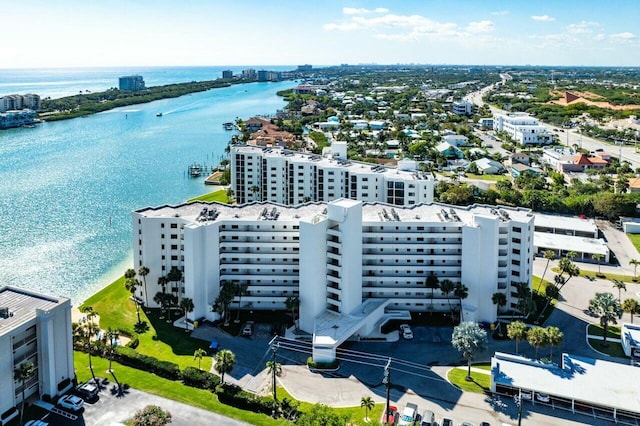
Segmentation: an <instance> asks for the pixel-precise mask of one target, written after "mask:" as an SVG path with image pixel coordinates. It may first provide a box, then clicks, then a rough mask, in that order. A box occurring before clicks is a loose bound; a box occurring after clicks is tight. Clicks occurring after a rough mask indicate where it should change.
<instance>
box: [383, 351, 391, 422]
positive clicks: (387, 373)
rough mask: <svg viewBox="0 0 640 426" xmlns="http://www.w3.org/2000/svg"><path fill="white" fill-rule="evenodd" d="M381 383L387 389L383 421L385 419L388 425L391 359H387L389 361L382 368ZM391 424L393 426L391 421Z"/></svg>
mask: <svg viewBox="0 0 640 426" xmlns="http://www.w3.org/2000/svg"><path fill="white" fill-rule="evenodd" d="M382 383H384V385H385V386H386V388H387V407H386V411H385V412H384V413H385V416H384V419H385V423H386V424H389V394H390V392H391V358H389V360H388V361H387V365H386V366H385V367H384V378H383V379H382ZM391 424H393V420H392V421H391Z"/></svg>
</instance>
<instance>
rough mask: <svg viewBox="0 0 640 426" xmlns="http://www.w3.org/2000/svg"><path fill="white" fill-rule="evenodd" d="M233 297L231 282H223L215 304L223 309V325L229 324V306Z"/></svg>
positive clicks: (233, 291)
mask: <svg viewBox="0 0 640 426" xmlns="http://www.w3.org/2000/svg"><path fill="white" fill-rule="evenodd" d="M234 297H235V289H234V285H233V283H232V282H231V281H223V282H222V283H221V286H220V293H219V294H218V297H217V298H216V301H215V303H216V304H218V306H221V307H222V309H223V312H224V321H225V325H227V324H229V317H230V312H229V305H230V304H231V301H232V300H233V298H234Z"/></svg>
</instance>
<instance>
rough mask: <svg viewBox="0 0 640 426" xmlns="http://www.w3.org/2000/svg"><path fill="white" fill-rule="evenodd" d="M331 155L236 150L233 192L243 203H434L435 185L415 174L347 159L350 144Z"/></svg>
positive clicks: (427, 177)
mask: <svg viewBox="0 0 640 426" xmlns="http://www.w3.org/2000/svg"><path fill="white" fill-rule="evenodd" d="M331 148H332V150H331V154H330V155H328V156H319V155H309V154H302V153H298V152H293V151H287V150H283V149H278V148H266V149H263V148H260V147H254V146H232V147H231V152H230V155H229V158H230V167H231V188H232V190H233V194H234V197H235V199H236V201H237V202H238V203H240V204H242V203H247V202H252V201H270V202H274V203H279V204H285V205H295V204H300V203H305V202H309V201H324V202H329V201H333V200H336V199H338V198H350V199H354V200H355V199H357V200H361V201H368V202H374V201H381V202H386V203H389V204H394V205H399V206H411V205H417V204H421V203H431V202H433V191H434V184H435V180H434V179H433V177H432V176H431V175H429V174H425V173H422V172H419V171H417V170H416V169H415V167H414V168H413V169H412V170H409V169H407V168H406V167H405V168H404V170H399V169H395V168H388V167H384V166H379V165H375V164H370V163H361V162H352V161H348V160H347V158H346V143H345V142H342V143H341V142H334V143H333V144H332V147H331Z"/></svg>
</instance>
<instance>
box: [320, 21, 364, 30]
mask: <svg viewBox="0 0 640 426" xmlns="http://www.w3.org/2000/svg"><path fill="white" fill-rule="evenodd" d="M322 28H324V29H325V30H327V31H351V30H356V29H358V24H356V23H355V22H344V23H341V24H337V23H335V22H330V23H328V24H324V25H323V26H322Z"/></svg>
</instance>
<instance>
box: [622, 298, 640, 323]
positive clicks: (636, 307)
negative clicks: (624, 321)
mask: <svg viewBox="0 0 640 426" xmlns="http://www.w3.org/2000/svg"><path fill="white" fill-rule="evenodd" d="M622 310H623V311H624V312H626V313H628V314H631V324H633V316H634V315H636V314H638V313H640V303H638V301H637V300H636V299H626V300H625V301H624V302H622Z"/></svg>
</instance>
